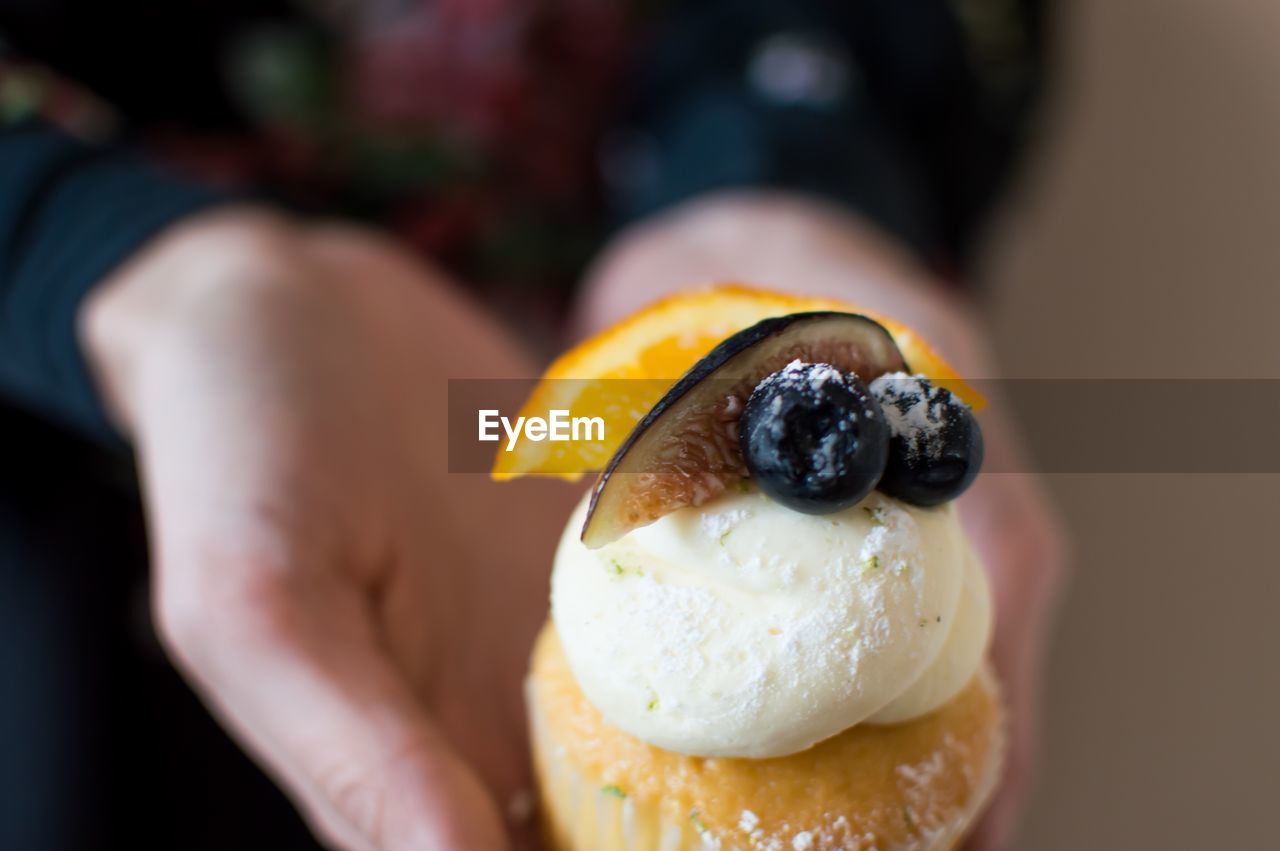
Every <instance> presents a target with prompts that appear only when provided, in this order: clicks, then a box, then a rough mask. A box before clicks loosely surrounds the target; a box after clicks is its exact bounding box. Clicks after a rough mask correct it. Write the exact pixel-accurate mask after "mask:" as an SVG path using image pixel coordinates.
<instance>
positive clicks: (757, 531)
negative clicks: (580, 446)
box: [551, 492, 991, 757]
mask: <svg viewBox="0 0 1280 851" xmlns="http://www.w3.org/2000/svg"><path fill="white" fill-rule="evenodd" d="M585 513H586V502H585V501H584V502H583V504H581V505H580V506H579V507H578V509H577V510H576V511H575V512H574V514H573V516H572V517H571V518H570V519H569V524H568V526H567V527H566V529H565V533H564V536H563V537H562V538H561V541H560V547H559V550H558V551H557V553H556V563H555V572H554V574H553V576H552V583H551V602H552V616H553V618H554V620H555V623H556V628H557V630H558V632H559V634H560V638H561V641H562V643H563V645H564V649H565V655H566V656H567V657H568V660H569V664H570V666H571V667H572V669H573V672H574V675H575V676H576V677H577V680H578V683H579V684H580V685H581V687H582V690H583V692H584V693H585V694H586V696H587V698H588V699H589V700H590V701H591V702H592V703H593V704H594V705H595V706H596V707H597V708H599V709H600V711H601V713H602V714H603V715H604V716H605V718H606V719H607V720H608V721H610V722H611V723H613V724H614V725H616V726H618V727H619V728H621V729H622V730H625V731H626V732H628V733H630V734H631V735H633V736H636V737H637V738H639V739H642V740H644V741H646V742H649V743H651V744H653V745H656V746H658V747H661V748H665V749H667V750H672V751H677V752H680V753H687V754H696V755H700V756H744V757H769V756H781V755H783V754H788V753H794V752H796V751H800V750H804V749H805V748H807V747H809V746H811V745H813V744H815V743H816V742H819V741H821V740H823V739H825V738H828V737H830V736H833V735H835V734H836V733H839V732H841V731H842V730H845V729H847V728H849V727H851V726H853V725H854V724H857V723H860V722H863V721H869V722H881V723H889V722H896V721H901V720H906V719H908V718H913V717H916V716H919V715H922V714H925V713H927V712H930V711H932V710H933V709H935V708H937V707H938V706H940V705H941V704H943V703H945V702H946V701H947V700H949V699H950V698H951V697H952V696H953V695H955V694H956V693H957V692H958V691H959V690H960V689H961V688H962V687H963V686H964V685H965V684H966V683H967V682H968V681H969V679H970V678H971V677H972V676H973V675H974V673H976V671H977V670H978V667H979V665H980V664H981V659H982V655H983V652H984V651H985V648H986V643H987V638H988V634H989V632H990V628H991V609H990V602H989V598H988V590H987V585H986V578H985V575H984V571H983V570H982V568H981V565H980V564H979V562H978V560H977V558H976V556H974V554H973V552H972V550H971V548H970V547H969V544H968V542H967V540H966V539H965V537H964V533H963V532H962V530H961V528H960V524H959V521H958V519H957V517H956V513H955V509H954V508H953V507H952V506H951V505H944V506H942V507H939V508H929V509H923V508H914V507H911V506H908V505H905V504H903V503H900V502H898V501H897V500H894V499H891V498H889V497H885V496H883V495H881V494H879V493H873V494H872V495H871V496H869V497H868V498H867V499H866V500H864V501H863V502H862V503H860V504H858V505H856V506H854V507H852V508H849V509H847V510H845V511H842V512H838V513H836V514H829V515H825V516H812V515H807V514H801V513H798V512H795V511H792V510H791V509H788V508H785V507H783V506H781V505H779V504H778V503H776V502H774V501H772V500H770V499H769V498H768V497H766V496H764V495H763V494H760V493H758V492H752V493H746V494H733V495H725V496H722V497H720V498H718V499H716V500H714V501H713V502H711V503H709V504H707V505H703V506H701V507H696V508H685V509H681V510H679V511H676V512H673V513H671V514H668V515H667V516H665V517H663V518H661V519H660V520H658V521H657V522H655V523H652V524H650V525H648V526H644V527H642V528H639V529H636V530H633V531H632V532H630V533H628V534H627V535H625V536H623V537H622V538H621V539H619V540H617V541H614V542H612V543H610V544H607V545H605V546H603V547H601V548H599V549H596V550H589V549H587V548H586V547H585V546H584V545H583V544H582V543H581V541H580V540H579V533H580V531H581V529H582V521H583V519H584V516H585Z"/></svg>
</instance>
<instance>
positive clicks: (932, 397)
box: [870, 372, 955, 460]
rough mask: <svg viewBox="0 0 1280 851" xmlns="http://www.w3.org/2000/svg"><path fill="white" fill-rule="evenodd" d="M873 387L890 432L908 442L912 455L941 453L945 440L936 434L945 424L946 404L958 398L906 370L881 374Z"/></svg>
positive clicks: (910, 456)
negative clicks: (939, 438) (909, 373)
mask: <svg viewBox="0 0 1280 851" xmlns="http://www.w3.org/2000/svg"><path fill="white" fill-rule="evenodd" d="M870 387H871V392H872V393H873V394H875V397H876V398H877V399H878V400H879V402H880V407H881V409H882V410H883V411H884V418H885V421H886V422H888V424H889V429H890V431H892V432H893V435H894V436H895V437H901V438H902V439H903V441H904V442H905V444H906V450H907V454H908V457H909V458H912V459H914V458H919V457H921V456H923V457H925V458H927V459H930V460H936V459H938V458H940V457H941V456H942V451H943V448H944V446H945V443H944V442H943V441H941V440H938V439H937V437H938V435H939V434H940V432H941V430H942V427H943V426H944V425H945V424H946V406H947V404H948V402H949V401H954V399H955V397H953V396H952V395H951V394H950V393H949V392H948V391H947V390H946V389H945V388H942V387H935V386H933V385H932V384H930V383H929V381H928V380H927V379H926V378H925V377H924V376H923V375H908V374H907V373H905V372H891V373H888V374H887V375H882V376H880V377H879V378H877V379H876V380H875V381H872V382H871V386H870Z"/></svg>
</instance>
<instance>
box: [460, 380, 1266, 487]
mask: <svg viewBox="0 0 1280 851" xmlns="http://www.w3.org/2000/svg"><path fill="white" fill-rule="evenodd" d="M966 383H967V384H968V385H969V387H970V388H972V390H975V391H977V393H978V394H980V395H981V396H982V397H984V398H985V399H987V400H990V405H988V406H987V407H986V408H984V409H983V410H979V411H978V413H977V417H978V420H979V422H983V421H985V420H986V419H987V418H988V417H989V416H990V415H991V410H992V408H991V405H998V406H999V407H1000V409H1001V410H1003V411H1007V412H1009V413H1010V414H1011V415H1012V416H1013V417H1014V419H1015V420H1016V421H1017V422H1019V423H1020V425H1021V430H1022V433H1023V435H1024V437H1025V440H1026V443H1027V446H1028V448H1029V449H1030V452H1029V455H1028V458H1027V460H1026V461H1020V462H1014V461H1010V460H1007V458H1006V456H1005V453H1002V452H988V463H987V464H986V465H985V466H984V468H983V472H985V473H1021V472H1028V471H1032V470H1035V471H1040V472H1045V473H1280V379H1000V380H971V381H967V382H966ZM671 384H672V382H671V381H665V380H664V381H654V380H649V379H615V380H609V381H607V382H592V386H590V387H588V386H586V383H585V382H583V381H578V380H574V379H565V380H562V381H555V382H547V383H546V385H544V388H545V390H546V392H547V396H546V398H547V399H548V400H549V403H548V404H544V405H542V406H541V410H539V411H538V415H539V416H540V418H541V419H543V420H547V421H548V422H547V423H546V424H545V426H540V425H538V424H537V423H531V422H529V421H525V422H524V423H519V414H520V409H521V406H522V404H523V403H524V402H525V400H526V399H527V398H528V397H529V395H530V393H532V392H533V389H534V387H535V385H536V382H535V381H534V380H531V379H451V380H450V381H449V399H448V405H449V410H448V416H449V446H448V453H449V471H450V472H452V473H488V472H490V470H491V469H492V467H493V464H494V460H495V458H497V457H498V456H499V454H500V453H504V452H507V448H508V447H509V446H510V447H512V449H511V452H512V453H516V454H524V453H525V452H527V451H528V450H527V449H525V444H526V443H528V442H533V443H539V444H542V445H543V446H544V447H545V448H546V449H548V450H550V449H552V448H554V449H556V450H559V451H558V456H557V457H559V458H560V459H561V460H562V462H564V461H566V459H573V458H576V457H577V456H578V455H579V454H582V455H587V456H594V457H595V458H597V459H601V458H603V459H604V460H607V454H608V453H607V452H604V453H603V455H602V451H603V447H604V446H606V445H613V446H616V445H617V444H618V443H620V442H621V440H622V439H624V438H625V436H626V434H625V432H629V431H630V426H631V425H633V424H634V423H635V422H636V421H637V420H638V419H639V418H640V417H641V416H643V414H644V413H645V412H647V411H648V410H649V408H650V406H651V405H652V404H653V402H654V400H656V399H658V398H660V397H661V396H662V394H663V392H665V391H666V389H667V388H669V387H670V386H671ZM724 389H725V393H726V396H727V395H728V394H729V393H731V392H733V391H734V389H735V388H734V387H733V386H732V385H731V384H729V383H727V382H726V383H725V388H724ZM584 391H588V392H589V393H590V394H591V399H592V400H593V404H577V403H575V402H574V400H578V399H583V398H584ZM594 403H603V405H600V404H594ZM553 411H560V412H563V413H562V414H552V412H553ZM483 412H489V413H483ZM503 417H506V418H507V422H506V424H505V425H504V423H503V422H502V418H503ZM595 418H599V420H600V421H601V422H600V423H596V422H595V421H594V420H595ZM575 420H578V421H577V422H575ZM619 423H621V424H624V425H619ZM517 424H518V425H519V428H518V431H517V429H516V427H517ZM486 426H487V432H485V428H486ZM575 428H576V431H575ZM600 428H603V429H604V430H605V442H604V443H603V444H601V445H600V446H597V447H594V449H592V448H590V447H586V448H585V449H586V451H585V452H582V453H580V452H578V451H577V450H578V449H579V448H583V447H577V446H575V444H576V442H577V441H581V440H586V441H588V442H590V441H593V440H597V434H598V433H599V430H600ZM482 432H484V433H485V435H486V439H481V434H482ZM554 436H564V437H566V439H565V440H555V439H553V437H554ZM553 444H554V446H553ZM599 463H603V460H600V461H599V462H598V463H593V464H580V465H579V468H578V469H575V470H564V469H562V470H561V472H584V473H590V472H594V470H595V469H596V468H597V467H598V466H599Z"/></svg>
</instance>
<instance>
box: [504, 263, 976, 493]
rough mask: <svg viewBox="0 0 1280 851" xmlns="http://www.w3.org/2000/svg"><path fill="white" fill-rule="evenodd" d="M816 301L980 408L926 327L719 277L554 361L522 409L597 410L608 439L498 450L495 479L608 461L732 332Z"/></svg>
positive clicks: (590, 467)
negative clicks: (921, 331)
mask: <svg viewBox="0 0 1280 851" xmlns="http://www.w3.org/2000/svg"><path fill="white" fill-rule="evenodd" d="M813 310H838V311H845V312H849V313H862V314H864V315H866V316H869V317H871V318H872V319H874V320H876V321H877V322H879V323H880V324H881V325H883V326H884V327H885V328H886V329H888V331H889V333H890V334H892V335H893V339H894V342H896V343H897V344H898V348H899V349H900V350H901V351H902V355H903V357H904V358H905V359H906V361H907V363H908V364H909V365H910V366H911V370H912V371H913V372H915V373H920V374H923V375H925V376H927V377H928V378H930V379H931V380H933V381H934V382H935V383H937V384H941V385H943V386H945V387H947V388H948V389H949V390H951V391H952V392H954V393H955V394H956V395H958V396H959V397H960V398H962V399H964V400H965V401H966V402H967V403H969V404H970V405H971V406H973V407H975V408H980V407H981V406H982V403H983V400H982V397H981V395H980V394H978V393H977V391H975V390H974V389H973V388H972V387H971V386H969V385H968V384H966V383H965V382H964V381H963V380H962V379H961V378H960V376H959V374H958V373H957V372H956V371H955V370H954V369H952V368H951V367H950V366H949V365H948V364H947V362H946V361H944V360H943V359H942V358H941V357H939V356H938V354H937V353H935V352H934V351H933V349H931V348H929V346H928V344H926V343H925V342H924V341H923V340H922V339H920V337H919V335H918V334H916V333H915V332H914V331H912V330H911V329H910V328H908V327H907V326H905V325H903V324H902V323H900V322H895V321H894V320H892V319H889V318H887V317H885V316H883V315H881V314H878V313H874V312H872V311H869V310H866V309H864V308H861V307H858V306H857V305H854V304H848V303H846V302H842V301H838V300H836V299H830V298H815V297H809V296H796V295H786V294H782V293H774V292H768V291H765V290H757V289H751V288H749V287H744V286H740V285H736V284H721V285H718V286H714V287H710V288H707V289H702V290H693V291H689V292H684V293H680V294H678V295H673V296H669V297H667V298H664V299H662V300H660V301H657V302H654V303H653V304H651V305H649V306H648V307H646V308H644V309H643V310H641V311H639V312H638V313H635V314H633V315H632V316H630V317H629V318H627V319H625V320H623V321H622V322H619V323H618V324H617V325H614V326H612V327H611V328H607V329H605V330H604V331H601V332H600V333H599V334H596V335H595V336H594V337H591V338H590V339H587V340H585V341H583V342H582V343H580V344H578V345H577V346H575V347H573V348H572V349H570V350H569V351H567V352H565V353H564V354H563V355H561V356H560V357H559V358H557V359H556V360H555V362H554V363H552V364H551V366H550V367H548V369H547V371H546V372H545V373H544V374H543V376H542V378H541V380H539V382H538V384H537V385H536V386H535V387H534V389H533V392H532V394H530V396H529V399H528V400H527V401H526V402H525V404H524V406H523V407H522V408H521V409H520V413H519V416H523V417H534V416H537V417H543V418H547V417H549V415H550V412H551V411H553V410H564V411H568V412H569V414H568V416H570V417H600V418H601V419H602V420H603V421H604V425H605V428H604V439H603V440H573V441H559V442H556V441H542V442H535V441H529V440H524V441H521V442H519V443H518V444H517V445H516V446H515V448H514V449H513V450H512V451H511V452H505V451H499V452H498V454H497V458H496V460H495V462H494V465H493V473H492V475H493V478H495V479H498V480H506V479H514V478H519V477H520V476H529V475H542V476H557V477H560V478H565V479H569V480H571V481H572V480H577V479H578V478H580V477H581V475H582V474H583V473H584V472H588V471H596V470H600V469H603V468H604V466H605V465H606V464H607V463H608V462H609V459H610V458H611V457H612V456H613V453H614V452H615V451H616V450H617V448H618V447H619V446H620V445H621V444H622V441H623V440H625V439H626V437H627V435H628V434H629V433H630V432H631V430H632V428H634V427H635V425H636V423H638V422H639V421H640V420H641V418H643V417H644V415H645V414H646V413H647V412H648V411H649V409H650V408H652V407H653V406H654V405H655V404H656V403H657V402H658V400H659V399H661V398H662V395H663V394H664V393H665V392H666V391H667V390H668V389H669V388H670V387H671V385H672V384H674V383H675V382H676V381H677V380H678V379H679V378H680V376H682V375H684V373H685V372H687V371H688V370H689V368H690V367H692V366H693V365H694V364H695V363H697V362H698V360H700V359H701V358H702V357H703V356H704V355H706V354H707V353H708V352H709V351H711V349H713V348H714V347H715V345H716V344H717V343H719V342H720V341H721V340H724V339H725V338H726V337H728V336H730V335H732V334H735V333H737V332H738V331H741V330H742V329H744V328H748V327H750V326H751V325H754V324H755V323H757V322H759V321H760V320H762V319H768V318H769V317H772V316H785V315H787V314H789V313H801V312H806V311H813Z"/></svg>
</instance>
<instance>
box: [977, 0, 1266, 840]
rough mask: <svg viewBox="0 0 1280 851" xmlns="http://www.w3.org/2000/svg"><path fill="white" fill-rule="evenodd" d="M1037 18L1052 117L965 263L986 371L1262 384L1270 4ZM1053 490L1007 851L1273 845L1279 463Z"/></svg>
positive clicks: (1073, 7) (1060, 481)
mask: <svg viewBox="0 0 1280 851" xmlns="http://www.w3.org/2000/svg"><path fill="white" fill-rule="evenodd" d="M1060 12H1061V14H1060V18H1061V21H1060V23H1061V26H1060V28H1059V30H1058V37H1059V38H1060V44H1061V52H1060V56H1061V59H1062V61H1061V62H1060V63H1059V65H1058V66H1057V68H1058V71H1057V73H1058V78H1057V89H1056V92H1055V97H1054V103H1053V107H1052V110H1051V114H1050V115H1049V116H1048V122H1049V123H1048V126H1047V127H1046V128H1045V131H1046V132H1045V133H1044V134H1043V137H1042V142H1041V148H1040V149H1039V151H1038V152H1037V154H1036V157H1035V163H1034V166H1033V168H1032V169H1031V170H1030V172H1029V174H1028V175H1027V177H1028V179H1027V180H1026V181H1024V182H1023V183H1022V185H1021V186H1020V187H1018V189H1017V191H1016V192H1015V196H1014V197H1013V198H1012V199H1011V203H1010V204H1009V205H1008V206H1007V207H1006V209H1005V210H1004V212H1003V216H1002V221H1001V222H1000V224H999V225H998V226H997V227H995V228H993V229H992V239H991V240H990V241H989V243H988V245H987V247H986V251H985V252H984V254H983V256H984V260H983V278H984V280H985V281H986V282H987V283H988V284H989V285H990V287H989V289H988V290H987V292H986V297H987V298H988V299H989V305H990V308H991V312H990V316H991V319H992V322H993V327H994V333H995V341H996V343H997V346H998V348H999V350H1000V352H1001V355H1002V360H1003V366H1004V368H1005V370H1006V372H1008V373H1009V374H1011V375H1014V376H1026V377H1030V376H1073V377H1090V378H1092V377H1107V378H1112V377H1115V378H1119V377H1126V378H1127V377H1203V378H1216V377H1257V378H1270V379H1275V378H1280V335H1278V334H1277V333H1276V328H1275V318H1276V316H1277V312H1278V311H1280V287H1277V286H1276V284H1277V281H1278V280H1280V239H1277V238H1276V223H1277V222H1278V221H1280V157H1277V152H1278V151H1280V100H1278V99H1277V98H1276V97H1275V92H1274V86H1273V85H1272V81H1274V80H1275V79H1276V75H1277V74H1280V6H1277V5H1276V4H1274V3H1268V2H1265V0H1223V2H1216V3H1197V2H1191V0H1168V2H1167V1H1166V0H1130V2H1125V3H1110V2H1106V0H1081V2H1076V3H1071V4H1064V5H1063V8H1062V9H1061V10H1060ZM1187 403H1188V405H1194V404H1195V400H1194V399H1188V400H1187ZM1169 413H1170V414H1176V412H1169ZM1100 415H1105V412H1100ZM1273 433H1274V427H1273V426H1272V425H1264V424H1259V433H1258V439H1259V440H1260V441H1265V440H1270V439H1272V434H1273ZM1186 451H1187V452H1188V453H1194V452H1196V451H1197V450H1196V447H1194V446H1188V447H1186ZM1050 483H1051V486H1052V488H1053V491H1054V492H1055V494H1056V495H1057V497H1058V499H1059V502H1060V505H1061V507H1062V509H1063V511H1064V512H1065V514H1066V516H1067V519H1068V523H1069V524H1070V527H1071V530H1072V532H1073V533H1074V537H1075V547H1076V551H1075V573H1074V576H1073V580H1072V584H1071V586H1070V588H1069V590H1068V592H1067V596H1066V599H1065V600H1064V602H1063V607H1062V619H1061V623H1060V626H1059V629H1058V634H1057V639H1056V641H1055V642H1054V644H1053V647H1052V650H1051V656H1050V665H1049V669H1048V670H1049V687H1048V693H1047V700H1046V711H1047V717H1046V724H1047V726H1046V735H1045V742H1044V745H1045V762H1044V766H1043V773H1042V779H1041V784H1040V788H1039V791H1038V794H1037V795H1036V797H1035V800H1034V803H1033V805H1032V807H1031V811H1030V813H1029V814H1028V821H1027V829H1026V832H1025V835H1024V837H1023V840H1022V842H1021V843H1020V845H1019V847H1020V848H1024V849H1028V851H1030V849H1036V851H1058V849H1062V851H1065V849H1077V848H1161V849H1179V850H1180V851H1181V849H1186V851H1190V850H1191V849H1202V848H1273V847H1275V844H1276V836H1275V827H1274V819H1273V815H1272V812H1271V809H1270V808H1271V806H1272V803H1271V798H1272V797H1273V792H1274V790H1275V786H1276V782H1275V767H1276V765H1277V764H1280V732H1277V729H1276V726H1275V724H1276V721H1275V719H1276V718H1280V665H1277V664H1276V657H1275V653H1276V650H1277V648H1280V618H1277V616H1276V614H1275V601H1276V600H1277V599H1280V571H1277V567H1280V556H1278V555H1277V547H1276V544H1275V541H1274V524H1275V517H1276V513H1277V510H1280V478H1277V477H1276V476H1268V475H1257V476H1244V475H1238V476H1221V475H1171V474H1164V475H1144V476H1130V475H1055V476H1052V477H1050Z"/></svg>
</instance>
